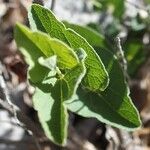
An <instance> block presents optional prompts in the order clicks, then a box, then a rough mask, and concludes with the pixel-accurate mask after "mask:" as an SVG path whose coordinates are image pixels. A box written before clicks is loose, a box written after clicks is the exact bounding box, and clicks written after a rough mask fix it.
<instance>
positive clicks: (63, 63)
mask: <svg viewBox="0 0 150 150" xmlns="http://www.w3.org/2000/svg"><path fill="white" fill-rule="evenodd" d="M29 22H30V27H31V30H30V29H28V28H27V27H25V26H23V25H21V24H17V25H16V27H15V40H16V43H17V45H18V47H19V49H20V51H21V52H22V53H23V55H24V56H25V60H26V62H27V63H28V65H29V68H28V79H29V81H30V83H31V84H32V85H33V86H35V88H36V90H35V93H34V95H33V105H34V108H35V109H36V110H37V112H38V116H39V120H40V122H41V125H42V127H43V129H44V131H45V134H46V135H47V137H48V138H49V139H51V140H52V141H53V142H55V143H56V144H59V145H64V144H65V143H66V139H67V127H68V113H67V109H68V110H70V111H72V112H74V113H77V114H79V115H81V116H84V117H95V118H97V119H98V120H99V121H102V122H104V123H107V124H110V125H112V126H114V127H118V128H123V129H127V130H134V129H136V128H138V127H140V125H141V122H140V118H139V114H138V112H137V110H136V108H135V107H134V105H133V103H132V101H131V99H130V97H129V89H128V86H127V84H126V82H125V79H124V75H123V71H122V69H121V67H120V65H119V63H118V60H117V58H116V57H115V55H114V54H113V53H112V52H111V51H109V50H107V49H108V46H107V44H106V42H105V37H104V36H103V35H99V34H97V33H96V32H95V31H93V30H92V29H90V28H85V27H81V26H78V25H72V24H69V23H65V25H66V26H65V25H64V24H63V23H62V22H60V21H58V20H57V19H56V17H55V16H54V14H53V13H52V12H51V11H49V10H48V9H45V8H44V7H42V6H40V5H37V4H34V5H32V6H31V8H30V10H29ZM68 27H69V28H68ZM71 28H73V29H74V30H75V31H74V30H72V29H71ZM85 31H86V34H84V33H85ZM81 35H82V36H83V37H82V36H81ZM98 41H100V42H99V43H98ZM93 47H94V48H95V50H94V48H93ZM105 68H106V69H105Z"/></svg>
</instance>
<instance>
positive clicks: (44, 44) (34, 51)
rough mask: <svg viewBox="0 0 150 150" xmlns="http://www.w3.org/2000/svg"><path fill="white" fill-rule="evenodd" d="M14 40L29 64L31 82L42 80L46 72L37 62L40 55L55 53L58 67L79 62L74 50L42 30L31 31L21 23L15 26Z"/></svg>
mask: <svg viewBox="0 0 150 150" xmlns="http://www.w3.org/2000/svg"><path fill="white" fill-rule="evenodd" d="M15 40H16V43H17V45H18V47H19V49H20V50H21V52H22V53H23V54H24V55H25V58H26V62H27V63H28V64H29V78H30V79H31V81H32V82H40V81H42V79H43V78H44V76H45V75H46V74H47V73H48V72H47V69H46V68H44V67H42V66H41V65H40V64H39V63H38V59H39V58H40V57H45V58H48V57H51V56H53V55H56V56H57V58H58V59H57V60H58V61H57V63H58V67H59V68H60V69H71V68H73V67H75V66H76V65H77V64H78V62H79V60H78V58H77V55H76V54H75V52H74V51H73V50H72V49H71V48H69V47H68V46H67V45H66V44H64V43H63V42H61V41H59V40H58V39H53V38H51V37H49V36H47V35H46V34H44V33H42V32H38V31H37V32H32V31H30V30H29V29H28V28H26V27H25V26H23V25H21V24H18V25H16V27H15Z"/></svg>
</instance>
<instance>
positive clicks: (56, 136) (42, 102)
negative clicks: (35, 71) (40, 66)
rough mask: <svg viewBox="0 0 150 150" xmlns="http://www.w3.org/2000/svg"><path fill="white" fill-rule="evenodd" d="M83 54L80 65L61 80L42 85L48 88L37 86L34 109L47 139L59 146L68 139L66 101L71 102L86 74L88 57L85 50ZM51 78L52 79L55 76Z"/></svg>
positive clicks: (49, 80)
mask: <svg viewBox="0 0 150 150" xmlns="http://www.w3.org/2000/svg"><path fill="white" fill-rule="evenodd" d="M81 53H82V58H80V63H78V65H76V66H75V67H74V68H72V69H71V70H69V71H68V72H67V73H66V74H65V75H64V76H63V77H62V78H61V79H60V80H57V79H53V78H50V79H48V80H45V81H44V83H42V84H45V85H47V86H41V84H36V86H37V88H36V92H35V94H34V96H33V104H34V108H35V109H36V110H37V111H38V116H39V119H40V122H41V124H42V127H43V129H44V131H45V133H46V135H47V137H48V138H49V139H51V140H52V141H53V142H54V143H56V144H59V145H65V143H66V138H67V127H68V114H67V111H66V106H65V105H64V101H66V100H70V99H71V98H72V96H73V95H74V94H75V93H76V90H77V88H78V85H79V83H80V82H81V80H82V78H83V77H84V75H85V73H86V72H85V66H84V60H85V58H86V55H85V53H84V51H83V50H81ZM80 57H81V56H80ZM52 64H53V62H52ZM50 65H51V64H50ZM50 76H51V77H52V76H53V74H50V75H49V77H50Z"/></svg>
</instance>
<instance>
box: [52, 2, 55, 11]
mask: <svg viewBox="0 0 150 150" xmlns="http://www.w3.org/2000/svg"><path fill="white" fill-rule="evenodd" d="M54 7H55V0H52V2H51V11H54Z"/></svg>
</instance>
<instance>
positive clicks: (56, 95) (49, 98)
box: [33, 79, 68, 145]
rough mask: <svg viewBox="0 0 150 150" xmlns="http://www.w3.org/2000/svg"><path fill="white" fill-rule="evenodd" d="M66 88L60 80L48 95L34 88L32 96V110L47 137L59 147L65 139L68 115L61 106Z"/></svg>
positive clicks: (62, 105)
mask: <svg viewBox="0 0 150 150" xmlns="http://www.w3.org/2000/svg"><path fill="white" fill-rule="evenodd" d="M67 88H68V87H67V83H66V82H65V81H64V80H63V79H62V80H58V81H57V82H56V83H55V85H54V87H53V88H52V90H51V91H50V93H46V92H45V91H42V90H40V89H39V88H36V92H35V94H34V96H33V104H34V108H35V109H36V110H37V111H38V117H39V119H40V122H41V124H42V127H43V129H44V131H45V133H46V135H47V137H48V138H50V139H51V140H52V141H53V142H55V143H56V144H59V145H64V144H65V143H66V139H67V128H68V114H67V110H66V107H65V105H64V104H63V101H64V97H65V95H64V94H65V93H66V92H67V91H66V90H67Z"/></svg>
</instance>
